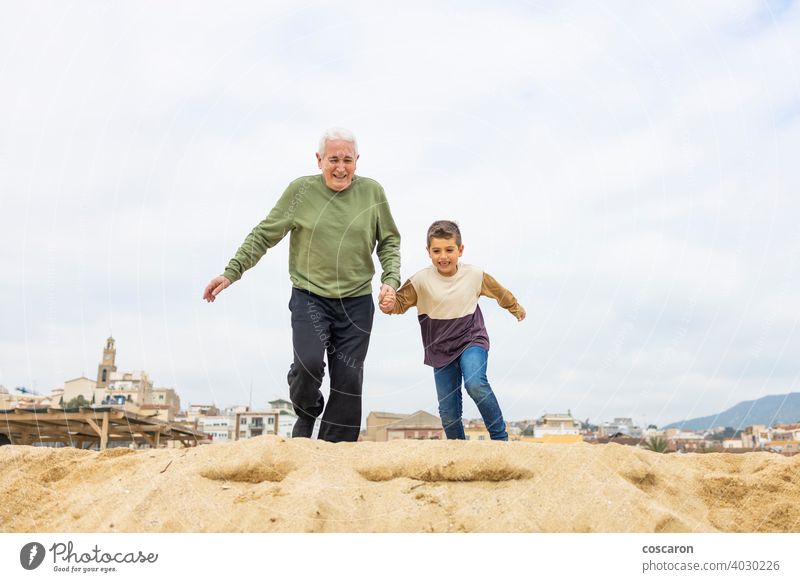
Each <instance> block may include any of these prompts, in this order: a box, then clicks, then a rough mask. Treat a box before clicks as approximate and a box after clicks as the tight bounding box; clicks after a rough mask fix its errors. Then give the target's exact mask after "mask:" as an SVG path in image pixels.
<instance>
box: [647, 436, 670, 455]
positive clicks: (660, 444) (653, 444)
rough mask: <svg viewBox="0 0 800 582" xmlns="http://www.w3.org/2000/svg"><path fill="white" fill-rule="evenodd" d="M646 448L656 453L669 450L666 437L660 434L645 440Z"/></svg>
mask: <svg viewBox="0 0 800 582" xmlns="http://www.w3.org/2000/svg"><path fill="white" fill-rule="evenodd" d="M644 448H645V449H647V450H648V451H653V452H654V453H666V452H667V450H669V446H668V445H667V441H666V439H665V438H664V437H660V436H651V437H650V438H649V439H647V441H645V445H644Z"/></svg>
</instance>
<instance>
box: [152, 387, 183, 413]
mask: <svg viewBox="0 0 800 582" xmlns="http://www.w3.org/2000/svg"><path fill="white" fill-rule="evenodd" d="M148 404H153V405H155V406H166V407H167V409H168V410H169V416H170V419H169V420H172V419H174V418H175V417H176V416H178V413H180V411H181V397H180V396H178V393H177V392H175V390H174V389H172V388H154V389H153V391H152V393H151V395H150V402H149V403H148Z"/></svg>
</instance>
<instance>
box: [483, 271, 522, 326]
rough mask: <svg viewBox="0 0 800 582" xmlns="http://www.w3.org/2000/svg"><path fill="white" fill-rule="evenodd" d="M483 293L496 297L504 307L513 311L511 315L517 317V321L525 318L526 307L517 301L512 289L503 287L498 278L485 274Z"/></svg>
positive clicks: (492, 297)
mask: <svg viewBox="0 0 800 582" xmlns="http://www.w3.org/2000/svg"><path fill="white" fill-rule="evenodd" d="M481 295H483V296H484V297H489V298H490V299H495V300H496V301H497V303H498V305H500V307H502V308H503V309H507V310H508V311H509V312H511V315H513V316H514V317H516V318H517V321H522V320H523V319H525V308H524V307H522V305H520V304H519V303H518V302H517V299H516V297H514V295H512V294H511V291H509V290H508V289H506V288H505V287H503V286H502V285H501V284H500V283H498V282H497V279H495V278H494V277H492V276H491V275H489V274H488V273H484V274H483V282H482V283H481Z"/></svg>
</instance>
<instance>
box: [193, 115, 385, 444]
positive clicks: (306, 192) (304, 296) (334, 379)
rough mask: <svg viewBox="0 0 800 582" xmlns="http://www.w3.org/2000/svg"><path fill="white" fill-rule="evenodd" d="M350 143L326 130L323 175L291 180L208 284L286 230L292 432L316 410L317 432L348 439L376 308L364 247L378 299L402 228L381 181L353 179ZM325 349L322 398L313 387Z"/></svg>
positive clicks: (241, 266) (355, 427) (354, 152)
mask: <svg viewBox="0 0 800 582" xmlns="http://www.w3.org/2000/svg"><path fill="white" fill-rule="evenodd" d="M357 161H358V145H357V143H356V139H355V136H353V134H352V133H351V132H349V131H347V130H345V129H341V128H334V129H329V130H328V131H326V132H325V133H324V134H323V136H322V138H321V139H320V142H319V148H318V149H317V165H318V166H319V168H320V170H322V173H321V174H316V175H314V176H304V177H302V178H298V179H297V180H294V181H293V182H292V183H291V184H289V186H288V187H287V188H286V191H285V192H284V193H283V195H282V196H281V197H280V199H279V200H278V202H277V204H276V205H275V207H274V208H273V209H272V210H271V211H270V213H269V215H267V217H266V218H265V219H264V220H262V221H261V222H260V223H259V224H258V225H257V226H256V227H255V228H254V229H253V231H252V232H251V233H250V234H249V235H248V236H247V238H246V239H245V241H244V243H242V245H241V246H240V247H239V250H238V251H236V255H235V256H234V258H232V259H231V260H230V262H229V263H228V266H227V267H226V269H225V272H224V274H222V275H219V276H217V277H214V278H213V279H212V280H211V282H210V283H209V284H208V285H207V286H206V288H205V291H204V293H203V298H204V299H205V300H206V301H209V302H212V301H214V299H215V298H216V296H217V295H218V294H219V293H220V292H221V291H222V290H223V289H225V288H226V287H228V286H229V285H230V284H232V283H234V282H235V281H237V280H238V279H239V278H240V277H241V276H242V274H243V273H244V272H245V271H246V270H247V269H249V268H250V267H253V266H254V265H255V264H256V263H257V262H258V261H259V259H261V257H262V256H263V255H264V253H266V252H267V249H269V248H271V247H273V246H275V245H276V244H277V243H278V242H279V241H280V240H281V239H283V237H284V236H286V235H287V234H288V233H291V235H290V242H289V278H290V280H291V282H292V297H291V300H290V301H289V309H290V311H291V313H292V344H293V347H294V361H293V362H292V364H291V366H290V368H289V375H288V378H287V379H288V382H289V397H290V398H291V400H292V404H293V405H294V409H295V412H296V413H297V416H298V419H297V422H296V423H295V427H294V430H293V432H292V436H295V437H310V436H311V434H312V431H313V428H314V422H315V421H316V419H317V417H318V416H320V415H322V419H321V424H320V429H319V435H318V436H319V438H320V439H322V440H326V441H332V442H338V441H356V440H358V434H359V430H360V427H361V388H362V383H363V378H364V371H363V368H364V358H365V357H366V355H367V349H368V347H369V336H370V332H371V330H372V318H373V314H374V312H375V306H374V304H373V301H372V277H373V275H374V273H375V267H374V264H373V262H372V253H373V252H374V251H375V250H376V248H377V254H378V258H379V259H380V263H381V267H382V269H383V273H382V275H381V283H382V284H381V289H380V294H379V297H378V301H379V302H381V304H383V303H384V302H388V301H390V300H391V297H393V295H394V290H395V289H397V287H399V285H400V233H399V232H398V230H397V226H396V225H395V222H394V219H393V218H392V213H391V211H390V210H389V203H388V202H387V200H386V194H385V193H384V191H383V188H382V187H381V185H380V184H378V183H377V182H376V181H375V180H371V179H370V178H365V177H363V176H357V175H356V173H355V171H356V162H357ZM325 354H327V361H328V369H329V373H330V386H331V391H330V396H329V397H328V403H327V406H326V405H325V400H324V398H323V395H322V392H321V391H320V386H321V385H322V377H323V375H324V370H325V362H324V355H325Z"/></svg>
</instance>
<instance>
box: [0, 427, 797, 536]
mask: <svg viewBox="0 0 800 582" xmlns="http://www.w3.org/2000/svg"><path fill="white" fill-rule="evenodd" d="M0 466H2V470H0V492H1V493H0V495H2V497H1V498H0V530H2V531H3V532H32V531H36V532H92V531H102V532H151V531H152V532H683V531H693V532H713V531H728V532H764V531H770V532H790V531H798V530H800V456H795V457H793V458H786V457H781V456H778V455H773V454H768V453H750V454H745V455H732V454H704V455H694V454H689V455H661V454H657V453H650V452H648V451H643V450H638V449H635V448H631V447H623V446H620V445H614V444H611V445H588V444H577V445H549V444H548V445H543V444H529V443H508V444H503V443H491V442H453V441H450V442H439V441H395V442H390V443H368V442H365V443H347V444H344V443H342V444H335V445H334V444H330V443H325V442H320V441H312V440H307V439H298V440H289V439H282V438H278V437H260V438H257V439H253V440H250V441H242V442H234V443H228V444H217V445H212V446H202V447H198V448H193V449H169V450H167V449H160V450H149V451H148V450H145V451H131V450H128V449H110V450H108V451H105V452H103V453H97V452H92V451H81V450H76V449H45V448H35V447H25V446H5V447H0Z"/></svg>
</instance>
